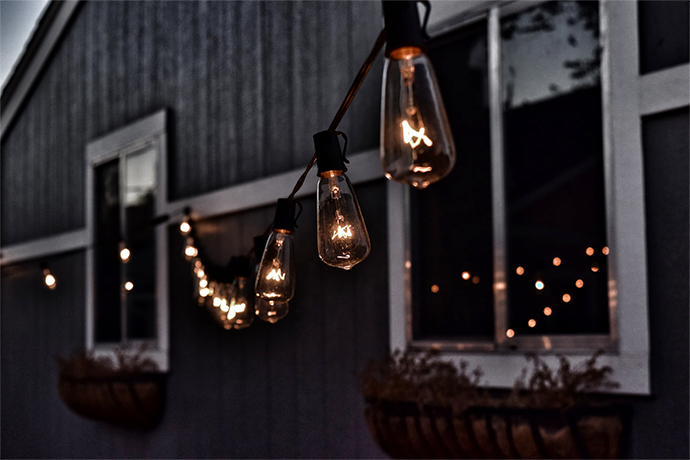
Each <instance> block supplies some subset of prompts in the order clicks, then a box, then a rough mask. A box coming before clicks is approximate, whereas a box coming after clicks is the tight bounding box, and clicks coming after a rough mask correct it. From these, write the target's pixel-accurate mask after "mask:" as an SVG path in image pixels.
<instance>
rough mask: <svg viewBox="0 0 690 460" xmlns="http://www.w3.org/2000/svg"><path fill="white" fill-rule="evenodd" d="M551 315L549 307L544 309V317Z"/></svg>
mask: <svg viewBox="0 0 690 460" xmlns="http://www.w3.org/2000/svg"><path fill="white" fill-rule="evenodd" d="M551 313H553V310H551V308H550V307H546V308H544V315H546V316H551Z"/></svg>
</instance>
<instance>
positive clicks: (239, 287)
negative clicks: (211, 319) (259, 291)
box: [224, 276, 254, 329]
mask: <svg viewBox="0 0 690 460" xmlns="http://www.w3.org/2000/svg"><path fill="white" fill-rule="evenodd" d="M253 320H254V286H253V285H252V283H251V282H250V280H249V278H246V277H244V276H238V277H237V278H235V281H234V282H233V283H232V287H231V288H230V301H229V305H228V314H227V315H226V319H225V322H224V323H225V324H228V323H229V324H230V325H231V326H232V327H234V328H235V329H244V328H245V327H249V326H250V325H251V324H252V321H253Z"/></svg>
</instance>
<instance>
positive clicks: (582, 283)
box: [575, 280, 585, 288]
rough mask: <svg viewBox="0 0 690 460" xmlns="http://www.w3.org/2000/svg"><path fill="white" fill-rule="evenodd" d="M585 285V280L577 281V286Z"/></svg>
mask: <svg viewBox="0 0 690 460" xmlns="http://www.w3.org/2000/svg"><path fill="white" fill-rule="evenodd" d="M584 285H585V283H584V281H582V280H577V281H575V286H576V287H578V288H581V287H582V286H584Z"/></svg>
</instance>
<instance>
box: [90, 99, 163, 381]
mask: <svg viewBox="0 0 690 460" xmlns="http://www.w3.org/2000/svg"><path fill="white" fill-rule="evenodd" d="M166 122H167V116H166V111H165V110H160V111H158V112H156V113H154V114H153V115H150V116H148V117H146V118H143V119H141V120H139V121H136V122H134V123H131V124H129V125H127V126H125V127H123V128H121V129H118V130H117V131H114V132H112V133H109V134H107V135H105V136H103V137H100V138H98V139H96V140H94V141H91V142H89V143H88V144H87V146H86V168H85V169H86V182H85V190H86V206H85V210H86V216H85V222H86V236H87V246H86V328H85V330H86V333H85V340H86V349H87V350H92V351H93V352H94V354H95V355H96V356H105V357H109V358H111V359H114V357H115V351H116V349H117V348H118V347H119V346H120V343H118V344H96V343H95V338H94V335H95V323H94V321H95V308H96V307H95V290H96V286H95V282H96V279H95V276H93V274H94V273H95V269H96V266H95V251H94V249H93V242H94V232H95V230H96V226H95V202H96V196H95V195H96V190H95V189H94V168H95V167H96V166H97V165H98V164H100V163H102V162H103V161H107V160H109V159H112V158H116V157H117V156H118V155H119V154H120V152H122V151H123V150H127V149H131V148H133V147H136V146H139V145H145V144H146V143H152V144H153V145H154V146H155V148H156V154H157V158H156V209H155V215H161V212H162V210H164V209H166V208H167V199H166V195H167V190H168V187H167V177H168V176H167V134H166ZM155 237H156V339H155V345H154V347H153V348H150V349H147V350H146V352H145V356H146V357H148V358H150V359H152V360H153V361H155V362H156V364H157V365H158V368H159V370H161V371H163V372H166V371H168V370H169V307H168V238H167V229H166V226H165V225H158V226H157V227H156V228H155ZM142 342H145V343H151V341H149V340H144V341H130V343H131V344H132V345H134V347H133V348H132V352H136V351H137V349H136V345H137V344H139V343H142Z"/></svg>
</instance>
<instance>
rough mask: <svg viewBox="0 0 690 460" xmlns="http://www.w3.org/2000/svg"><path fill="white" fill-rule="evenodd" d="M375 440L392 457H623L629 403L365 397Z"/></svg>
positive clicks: (627, 432) (629, 418)
mask: <svg viewBox="0 0 690 460" xmlns="http://www.w3.org/2000/svg"><path fill="white" fill-rule="evenodd" d="M365 416H366V419H367V422H368V424H369V428H370V430H371V434H372V436H373V438H374V440H375V441H376V443H377V444H378V445H379V446H380V447H381V449H383V451H384V452H386V453H387V454H388V455H390V456H391V457H393V458H622V457H624V456H625V455H626V446H627V441H628V439H627V438H628V435H629V433H630V420H631V408H630V406H629V405H610V406H601V407H600V406H583V407H577V406H576V407H573V408H570V409H567V410H561V409H555V408H554V409H548V408H511V407H470V408H467V409H465V410H464V411H462V412H461V413H454V412H453V410H452V408H451V407H449V406H448V407H442V406H434V405H419V404H417V403H416V402H407V401H386V400H369V401H367V407H366V411H365Z"/></svg>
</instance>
